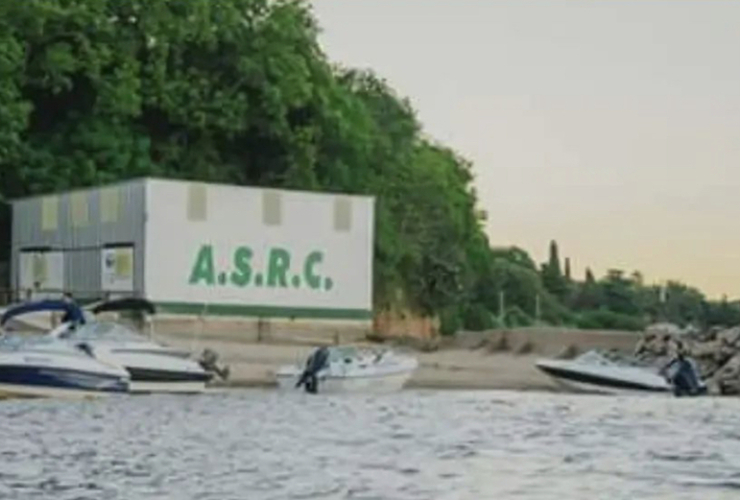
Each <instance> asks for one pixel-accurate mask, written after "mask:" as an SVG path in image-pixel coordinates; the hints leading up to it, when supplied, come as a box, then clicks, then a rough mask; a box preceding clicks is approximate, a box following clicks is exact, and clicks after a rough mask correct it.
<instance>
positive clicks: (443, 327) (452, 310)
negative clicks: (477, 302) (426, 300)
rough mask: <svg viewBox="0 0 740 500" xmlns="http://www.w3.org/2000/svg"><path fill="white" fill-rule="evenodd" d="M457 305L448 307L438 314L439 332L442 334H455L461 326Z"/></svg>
mask: <svg viewBox="0 0 740 500" xmlns="http://www.w3.org/2000/svg"><path fill="white" fill-rule="evenodd" d="M460 316H461V315H460V310H459V309H458V308H457V307H448V308H446V309H444V310H442V312H441V313H440V314H439V333H441V334H442V335H444V336H451V335H455V334H456V333H457V332H458V331H459V330H460V329H461V328H462V326H463V322H462V319H461V317H460Z"/></svg>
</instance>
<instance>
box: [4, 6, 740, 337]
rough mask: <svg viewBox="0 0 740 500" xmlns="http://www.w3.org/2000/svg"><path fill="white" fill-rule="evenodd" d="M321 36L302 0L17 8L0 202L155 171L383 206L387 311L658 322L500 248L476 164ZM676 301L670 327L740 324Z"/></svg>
mask: <svg viewBox="0 0 740 500" xmlns="http://www.w3.org/2000/svg"><path fill="white" fill-rule="evenodd" d="M317 35H318V27H317V24H316V21H315V19H314V18H313V17H312V15H311V12H310V9H309V7H308V4H307V3H306V2H304V1H300V0H275V1H270V0H221V1H218V2H214V1H212V0H97V1H89V0H35V1H25V2H20V1H18V2H3V3H0V196H3V197H6V198H7V197H15V196H21V195H27V194H33V193H39V192H46V191H51V190H59V189H65V188H71V187H79V186H89V185H95V184H99V183H105V182H111V181H117V180H122V179H126V178H131V177H139V176H144V175H155V176H165V177H173V178H184V179H195V180H204V181H221V182H229V183H234V184H245V185H257V186H274V187H286V188H300V189H309V190H330V191H341V192H349V193H363V194H374V195H376V196H377V197H378V207H377V219H378V229H377V241H376V249H375V258H376V262H375V272H376V276H375V291H376V297H375V304H376V307H379V308H388V307H402V308H410V309H412V310H415V311H416V312H418V313H421V314H426V315H439V316H440V317H441V318H442V319H443V329H444V330H445V331H453V330H455V329H456V328H463V327H464V328H487V327H490V326H494V325H495V324H497V323H500V322H504V323H506V324H527V323H531V322H532V321H534V319H538V320H541V321H546V322H550V323H555V324H573V325H582V326H602V327H620V328H621V327H638V326H640V324H641V323H642V322H643V321H645V320H646V317H647V316H648V315H650V314H657V312H658V310H657V309H656V307H657V306H656V305H655V303H654V301H653V300H652V299H651V297H652V296H653V295H654V293H653V292H654V291H655V290H654V289H652V288H651V287H645V286H643V285H642V284H641V283H637V282H636V281H635V280H634V279H633V277H624V276H623V275H622V274H620V273H610V274H609V275H608V276H607V277H605V278H604V279H602V280H599V281H595V280H593V279H590V280H589V279H587V280H585V281H584V282H583V283H577V282H575V281H573V280H571V279H570V277H569V271H568V272H566V271H565V270H564V269H563V270H562V271H561V268H560V260H559V258H558V256H557V255H555V256H554V257H553V258H551V259H550V262H548V263H547V265H545V266H543V267H542V268H541V269H538V268H537V267H536V265H535V264H534V262H532V260H531V258H529V256H527V255H526V253H524V252H522V251H520V250H518V249H507V250H491V249H490V247H489V244H488V241H487V238H486V236H485V234H484V232H483V229H482V221H483V217H482V215H481V213H480V212H479V211H478V210H477V207H476V195H475V191H474V189H473V188H472V174H471V166H470V164H469V163H468V162H467V161H466V160H465V159H463V158H461V157H460V156H459V155H458V154H456V153H455V152H454V151H452V150H450V149H449V148H446V147H444V146H443V145H440V144H436V143H434V142H432V141H430V140H429V139H427V138H426V137H425V136H424V135H423V134H422V132H421V127H420V124H419V122H418V120H417V119H416V117H415V115H414V111H413V109H412V108H411V106H410V105H409V103H408V101H406V100H404V99H402V98H400V97H398V96H397V95H396V94H395V93H394V92H393V90H392V89H391V88H389V86H388V85H387V84H386V83H385V82H384V81H383V80H382V79H380V78H378V77H376V76H375V75H373V74H372V73H370V72H366V71H357V70H351V69H344V68H337V67H335V66H334V65H332V64H331V62H330V61H329V60H328V59H327V57H326V56H325V55H324V54H323V53H322V51H321V49H320V47H319V44H318V41H317ZM565 267H566V268H567V269H569V264H567V265H566V266H565ZM673 288H674V289H673V292H672V293H669V297H682V298H681V299H680V300H679V299H671V300H674V302H670V304H671V306H670V308H669V311H668V316H669V317H670V318H674V317H675V318H676V319H680V320H681V322H685V321H688V320H695V319H696V320H699V321H704V322H718V321H725V320H727V318H729V317H730V316H728V315H731V314H736V313H737V308H736V307H735V306H734V305H729V304H710V303H708V302H707V301H706V300H704V299H703V297H701V294H699V293H698V292H696V291H694V290H691V289H689V288H686V287H683V286H682V285H678V284H675V285H673ZM502 297H503V298H504V301H503V303H504V304H505V305H504V310H503V311H502V310H500V307H501V304H502V300H501V299H502ZM675 301H677V302H675ZM538 311H539V313H538ZM733 319H734V316H733Z"/></svg>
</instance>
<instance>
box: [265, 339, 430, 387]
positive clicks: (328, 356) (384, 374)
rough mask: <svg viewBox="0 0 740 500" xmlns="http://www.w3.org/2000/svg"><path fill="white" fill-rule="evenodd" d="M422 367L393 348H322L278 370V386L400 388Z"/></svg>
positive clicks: (414, 359)
mask: <svg viewBox="0 0 740 500" xmlns="http://www.w3.org/2000/svg"><path fill="white" fill-rule="evenodd" d="M418 366H419V363H418V361H417V360H416V358H414V357H411V356H405V355H401V354H398V353H395V352H393V351H390V350H370V349H368V350H363V349H360V348H357V347H351V346H342V347H321V348H318V349H316V350H315V351H314V352H313V353H312V354H311V356H309V358H308V359H307V360H306V363H305V364H304V365H303V366H301V365H292V366H284V367H282V368H281V369H280V370H278V372H277V374H276V375H277V382H278V387H279V388H280V389H282V390H290V391H295V390H297V389H304V390H305V391H306V392H310V393H343V392H373V393H388V392H396V391H400V390H401V389H402V388H403V387H404V385H406V382H407V381H408V380H409V378H411V376H412V375H413V373H414V371H415V370H416V369H417V367H418Z"/></svg>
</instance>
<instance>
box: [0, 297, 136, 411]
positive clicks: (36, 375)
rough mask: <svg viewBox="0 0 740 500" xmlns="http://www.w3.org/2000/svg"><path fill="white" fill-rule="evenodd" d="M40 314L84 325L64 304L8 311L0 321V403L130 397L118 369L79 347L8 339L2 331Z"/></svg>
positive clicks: (48, 340) (74, 307) (50, 339)
mask: <svg viewBox="0 0 740 500" xmlns="http://www.w3.org/2000/svg"><path fill="white" fill-rule="evenodd" d="M42 312H62V313H63V315H64V321H66V322H72V323H76V322H79V323H83V322H84V314H83V312H82V310H80V309H79V307H78V306H77V305H75V304H74V303H71V302H68V301H64V300H58V301H57V300H46V301H40V302H33V303H27V304H21V305H18V306H15V307H12V308H10V309H8V310H7V311H6V312H5V313H4V314H3V315H2V317H0V327H2V333H1V334H0V397H91V396H93V397H94V396H105V395H110V394H115V393H125V392H128V391H129V385H130V378H131V377H130V374H129V373H128V372H127V371H126V370H125V369H124V368H122V367H120V366H117V365H115V364H111V363H106V362H103V361H101V360H99V359H96V358H95V357H94V356H93V355H92V353H91V352H90V349H89V346H87V345H86V344H85V343H83V342H81V343H70V342H63V341H60V340H58V339H55V338H53V337H49V336H41V337H26V336H23V335H17V334H16V335H10V334H8V333H7V332H6V331H5V328H6V326H7V324H8V323H9V322H10V321H11V320H13V319H15V318H17V317H19V316H21V315H25V314H33V313H42Z"/></svg>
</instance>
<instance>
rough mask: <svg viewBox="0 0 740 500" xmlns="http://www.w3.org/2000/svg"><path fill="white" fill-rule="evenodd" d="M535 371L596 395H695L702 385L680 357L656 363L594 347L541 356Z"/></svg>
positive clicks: (693, 366) (686, 361) (696, 372)
mask: <svg viewBox="0 0 740 500" xmlns="http://www.w3.org/2000/svg"><path fill="white" fill-rule="evenodd" d="M536 366H537V368H538V369H539V370H541V371H542V372H544V373H545V374H547V375H549V376H550V377H551V378H552V379H553V380H555V381H556V382H557V383H558V384H559V385H560V386H562V387H564V388H566V389H568V390H572V391H576V392H589V393H600V394H622V393H668V394H669V393H673V394H675V395H698V394H703V393H705V392H706V386H705V385H704V383H703V382H702V381H701V380H700V378H699V377H698V370H697V369H696V365H695V364H693V363H692V362H691V361H690V360H684V359H683V358H681V360H679V361H678V362H676V361H675V360H674V361H672V362H671V363H670V364H668V365H667V366H659V365H657V364H654V363H648V362H644V361H641V360H638V359H636V358H632V357H627V356H620V355H617V354H616V353H609V354H607V353H602V352H599V351H597V350H591V351H587V352H586V353H584V354H582V355H580V356H578V357H576V358H575V359H572V360H562V359H542V360H538V361H537V362H536Z"/></svg>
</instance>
